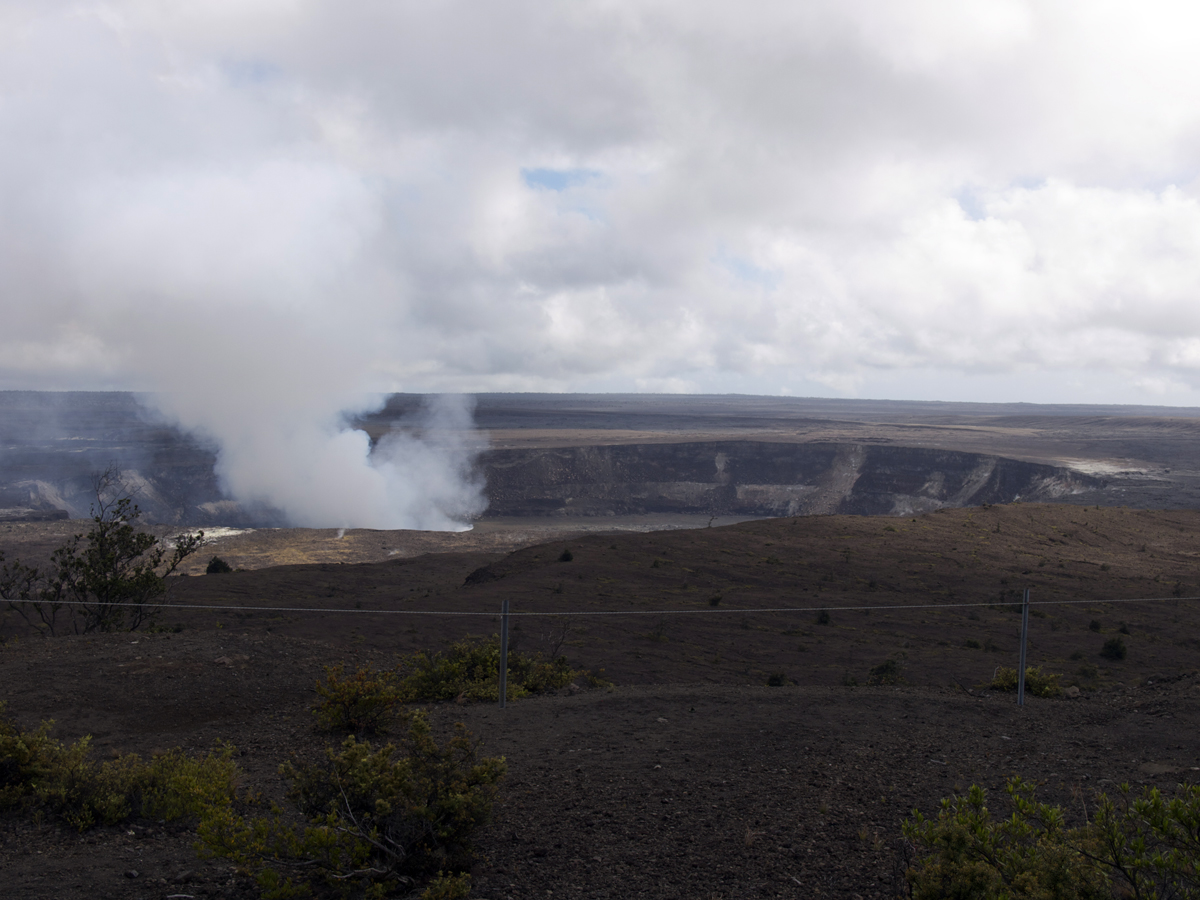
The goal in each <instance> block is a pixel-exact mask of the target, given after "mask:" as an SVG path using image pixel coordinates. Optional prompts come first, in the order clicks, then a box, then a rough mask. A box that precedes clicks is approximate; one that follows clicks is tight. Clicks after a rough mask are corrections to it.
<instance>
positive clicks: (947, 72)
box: [0, 0, 1200, 426]
mask: <svg viewBox="0 0 1200 900" xmlns="http://www.w3.org/2000/svg"><path fill="white" fill-rule="evenodd" d="M1197 47H1200V7H1197V6H1196V5H1195V4H1192V3H1183V2H1153V0H1142V2H1139V3H1137V4H1134V3H1128V2H1122V3H1116V2H1103V0H1089V2H1086V3H1083V2H1079V0H1066V2H1055V0H1036V2H1033V0H1031V2H1019V0H975V2H954V0H945V2H932V0H927V2H920V0H875V2H867V0H828V2H823V0H786V2H781V3H770V2H758V3H754V4H733V3H728V2H720V3H711V2H703V0H686V2H682V0H681V2H666V0H663V2H654V0H640V2H624V0H595V2H592V0H570V2H565V0H564V2H557V3H555V2H547V0H530V2H521V0H506V2H483V3H481V2H470V3H467V2H406V0H394V2H378V0H372V2H366V0H363V2H355V0H339V2H316V0H312V2H305V0H205V2H192V0H188V2H184V0H177V2H166V0H163V2H153V0H127V2H122V0H107V2H103V3H92V2H86V0H83V2H69V3H67V2H64V3H57V2H54V0H36V2H34V0H5V2H3V4H2V5H0V210H2V212H3V215H2V217H0V303H2V304H3V306H2V309H3V318H2V321H0V387H4V388H46V389H49V388H55V389H58V388H83V389H97V388H119V389H125V388H129V389H138V390H165V391H175V392H179V393H181V394H182V395H184V396H185V397H187V396H191V397H192V399H190V400H189V399H184V400H181V401H180V403H179V408H178V409H176V410H175V412H176V413H177V414H178V415H180V416H181V418H182V419H183V420H184V421H185V423H191V424H198V425H201V426H204V425H206V424H211V423H209V422H208V419H210V418H212V417H213V416H216V415H218V412H219V410H218V408H217V407H214V406H213V403H212V400H211V398H212V396H214V395H216V396H219V397H220V398H221V400H220V403H221V404H222V405H223V406H222V409H223V408H225V407H229V408H236V407H238V406H239V405H245V406H247V407H250V406H253V405H256V404H261V403H263V402H269V403H272V404H275V405H277V406H281V407H282V408H283V409H285V410H286V409H287V408H288V407H289V406H295V407H303V406H305V405H306V404H308V403H310V402H314V401H313V399H312V398H314V397H317V398H318V400H317V401H315V402H316V403H317V405H318V406H320V407H321V408H322V409H325V410H334V409H338V408H346V407H351V406H354V405H355V403H356V402H359V401H356V400H355V399H354V398H355V397H358V396H361V395H362V394H363V393H364V392H369V391H390V390H408V391H425V390H434V391H477V390H551V391H559V390H588V391H592V390H621V391H627V390H633V391H701V392H719V393H725V392H740V393H765V394H780V393H785V394H796V395H806V396H863V397H881V398H896V399H906V398H918V399H934V400H938V399H940V400H1026V401H1047V402H1051V401H1053V402H1063V401H1079V402H1104V403H1112V402H1117V403H1155V404H1186V405H1200V203H1198V190H1200V188H1198V183H1197V167H1198V165H1200V53H1198V52H1197ZM199 385H204V386H205V388H204V390H205V391H207V392H208V393H207V394H204V393H203V392H201V391H200V389H199V387H198V386H199Z"/></svg>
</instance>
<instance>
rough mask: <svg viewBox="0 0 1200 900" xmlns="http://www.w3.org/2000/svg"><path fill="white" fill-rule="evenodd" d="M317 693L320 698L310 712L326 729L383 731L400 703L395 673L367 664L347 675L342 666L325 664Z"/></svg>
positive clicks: (384, 731) (380, 732) (379, 732)
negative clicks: (371, 668)
mask: <svg viewBox="0 0 1200 900" xmlns="http://www.w3.org/2000/svg"><path fill="white" fill-rule="evenodd" d="M317 694H318V695H320V697H321V699H320V700H318V701H317V705H316V706H315V707H313V714H314V715H315V716H316V717H317V722H318V723H319V724H320V726H321V727H322V728H323V729H325V730H326V731H348V732H357V733H360V734H384V733H386V732H387V730H388V726H389V725H390V724H391V717H392V712H393V710H395V708H396V706H397V705H398V704H399V703H400V691H399V690H398V688H397V686H396V676H395V675H394V674H393V673H391V672H372V671H371V670H370V669H367V668H360V669H358V671H356V672H355V673H354V674H353V675H350V676H347V675H346V674H345V667H344V666H326V667H325V678H324V680H323V681H318V682H317Z"/></svg>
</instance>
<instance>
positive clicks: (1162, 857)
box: [903, 778, 1200, 900]
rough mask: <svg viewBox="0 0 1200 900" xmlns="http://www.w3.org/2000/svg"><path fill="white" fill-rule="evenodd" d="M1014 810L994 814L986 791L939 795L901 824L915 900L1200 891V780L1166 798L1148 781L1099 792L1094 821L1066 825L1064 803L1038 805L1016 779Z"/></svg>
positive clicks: (1048, 899) (1189, 894)
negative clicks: (936, 804)
mask: <svg viewBox="0 0 1200 900" xmlns="http://www.w3.org/2000/svg"><path fill="white" fill-rule="evenodd" d="M1006 793H1007V795H1008V806H1009V811H1008V814H1007V815H998V816H993V815H992V812H991V810H990V809H989V808H988V805H987V796H986V792H985V791H984V790H983V788H981V787H978V786H975V785H972V787H971V788H970V790H969V791H968V792H967V793H966V795H965V796H961V797H959V796H954V797H949V798H947V799H945V800H943V801H942V807H941V810H940V811H939V812H938V814H937V817H936V818H934V819H926V818H925V817H924V816H922V815H921V814H920V813H914V817H913V818H912V819H910V820H909V821H908V822H906V823H905V824H904V826H903V832H904V837H905V839H906V840H907V841H908V844H909V848H910V851H911V854H912V859H911V864H910V865H909V866H908V870H907V873H906V880H907V883H908V888H909V892H910V896H911V897H913V898H914V900H935V898H938V900H941V898H947V897H953V898H959V900H1001V898H1013V900H1016V898H1028V900H1097V898H1106V900H1110V898H1125V897H1129V898H1146V900H1149V898H1162V900H1165V898H1180V900H1183V898H1196V897H1200V827H1198V825H1200V786H1195V785H1181V786H1180V787H1179V788H1178V789H1177V793H1176V796H1175V797H1173V798H1171V799H1168V798H1167V797H1165V796H1164V795H1163V794H1162V793H1161V792H1160V791H1159V790H1158V789H1156V788H1149V789H1146V790H1144V791H1143V792H1142V793H1141V794H1140V795H1137V796H1135V795H1134V794H1133V793H1132V791H1131V790H1130V788H1129V786H1128V785H1122V786H1121V787H1120V789H1119V792H1118V794H1117V796H1116V797H1115V798H1109V797H1108V796H1106V795H1104V794H1099V795H1097V797H1096V800H1095V804H1094V809H1093V813H1092V815H1091V818H1090V821H1088V822H1086V823H1085V824H1084V825H1082V826H1080V827H1076V828H1069V827H1067V824H1066V813H1065V812H1064V810H1063V809H1062V808H1061V807H1058V806H1051V805H1049V804H1044V803H1039V802H1037V800H1036V798H1035V796H1034V794H1035V791H1034V786H1033V785H1031V784H1029V783H1027V782H1024V781H1022V780H1021V779H1019V778H1014V779H1013V780H1011V781H1009V783H1008V785H1007V787H1006Z"/></svg>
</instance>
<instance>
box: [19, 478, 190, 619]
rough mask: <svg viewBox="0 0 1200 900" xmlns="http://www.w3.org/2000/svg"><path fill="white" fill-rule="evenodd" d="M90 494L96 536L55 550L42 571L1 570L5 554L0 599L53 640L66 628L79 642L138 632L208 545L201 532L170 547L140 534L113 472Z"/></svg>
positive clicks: (134, 509) (75, 539)
mask: <svg viewBox="0 0 1200 900" xmlns="http://www.w3.org/2000/svg"><path fill="white" fill-rule="evenodd" d="M93 487H94V490H95V495H96V502H95V503H94V504H92V509H91V514H92V528H91V530H90V531H89V532H88V533H87V534H86V535H83V534H77V535H74V536H73V537H72V538H71V539H70V540H69V541H68V542H67V543H65V544H63V545H62V546H61V547H59V548H58V549H57V550H55V551H54V552H53V553H52V554H51V555H50V562H49V564H48V565H47V566H45V568H40V569H39V568H38V567H37V566H27V565H24V564H23V563H21V562H20V561H19V560H17V561H14V562H12V563H4V556H3V554H0V564H2V566H0V599H4V600H8V601H9V606H10V607H11V608H12V609H14V610H16V611H17V612H18V613H19V614H20V615H21V617H22V618H24V619H25V621H26V622H28V623H29V624H30V625H32V626H33V627H35V628H38V629H39V630H45V631H48V632H49V633H50V634H56V633H57V632H58V629H59V628H63V627H67V628H69V629H70V630H72V631H74V632H75V633H76V634H89V633H91V632H94V631H121V630H123V629H128V630H130V631H135V630H137V629H138V628H140V627H141V626H142V625H144V624H146V623H147V622H150V621H152V620H153V619H154V617H155V616H156V615H157V614H158V612H159V601H161V599H162V598H163V596H164V595H166V593H167V590H168V587H169V582H168V581H167V578H168V577H169V576H170V575H172V574H174V572H175V570H176V569H178V568H179V565H180V563H182V562H183V561H184V560H185V559H187V558H188V557H189V556H191V555H192V554H193V553H195V552H196V551H197V550H199V549H200V546H201V544H203V542H204V532H202V531H198V532H196V533H195V534H180V535H177V536H176V537H175V538H174V539H173V540H172V541H171V542H170V543H171V544H173V547H172V546H169V545H168V543H167V542H165V541H162V540H160V539H159V538H157V537H155V536H154V535H152V534H150V533H148V532H145V531H140V530H139V529H138V519H140V518H141V515H142V513H141V510H139V509H138V508H137V506H136V505H135V504H134V502H133V500H132V499H130V497H129V496H128V495H126V494H125V493H124V492H123V491H122V485H121V480H120V473H119V472H118V471H117V470H116V469H114V468H109V469H108V470H107V471H105V472H103V473H102V474H100V475H98V476H96V479H95V481H94V484H93ZM168 550H169V551H170V552H169V554H168ZM60 613H64V618H65V619H66V622H65V623H64V622H63V621H61V620H60Z"/></svg>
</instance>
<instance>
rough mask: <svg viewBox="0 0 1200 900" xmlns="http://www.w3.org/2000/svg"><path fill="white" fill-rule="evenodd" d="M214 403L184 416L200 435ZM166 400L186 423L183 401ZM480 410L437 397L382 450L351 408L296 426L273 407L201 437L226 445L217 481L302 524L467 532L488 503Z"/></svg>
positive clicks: (209, 427)
mask: <svg viewBox="0 0 1200 900" xmlns="http://www.w3.org/2000/svg"><path fill="white" fill-rule="evenodd" d="M205 397H206V395H203V394H201V395H199V397H197V398H195V399H198V400H200V401H201V404H202V405H201V406H200V407H199V408H198V409H197V410H194V411H193V412H192V414H191V415H185V416H179V420H180V422H181V424H183V425H184V426H188V425H191V426H192V427H193V429H195V428H196V425H197V420H198V419H199V418H200V415H198V413H203V412H207V411H209V405H208V404H206V403H203V401H204V399H205ZM156 400H157V403H158V405H159V406H160V407H162V408H163V409H164V410H165V411H166V410H172V409H173V408H174V411H175V412H176V415H177V416H178V413H179V407H180V406H181V405H182V404H181V403H180V398H179V397H171V396H166V395H159V396H158V397H157V398H156ZM379 405H380V404H375V406H374V407H373V408H378V406H379ZM473 407H474V402H473V400H472V399H471V398H468V397H464V396H460V395H435V396H432V397H428V398H426V399H425V401H424V402H423V405H422V407H421V408H420V409H419V410H418V411H417V412H416V413H415V414H413V415H411V416H410V417H408V418H407V419H406V420H405V421H402V422H401V423H400V427H399V428H398V429H397V430H395V431H392V432H390V433H388V434H386V435H384V436H383V437H382V438H381V439H380V440H379V441H378V442H377V443H376V444H375V445H374V446H371V442H370V438H369V437H368V436H367V434H366V433H365V432H363V431H361V430H359V429H356V428H354V427H352V426H351V425H350V424H349V423H348V422H347V420H346V418H345V417H344V416H343V415H342V414H341V411H338V413H337V414H336V415H327V416H325V417H320V418H318V417H314V416H312V415H311V414H310V415H307V416H304V417H299V418H297V419H294V420H291V421H287V420H284V419H283V418H282V417H280V416H279V415H278V414H277V413H273V411H272V410H270V409H264V410H262V414H261V415H259V416H255V417H253V418H251V419H249V420H246V419H241V418H238V417H234V416H229V415H227V414H215V415H212V416H210V417H208V419H207V421H205V422H204V424H203V427H201V428H200V429H199V431H200V432H201V434H202V435H204V436H206V437H208V438H210V439H213V440H215V441H216V443H217V445H218V446H219V447H220V450H219V452H218V458H217V475H218V477H219V478H220V480H221V484H222V487H223V488H224V489H225V490H226V492H227V493H229V494H230V495H231V496H233V497H235V498H236V499H237V500H238V501H239V502H240V503H242V504H244V505H246V506H249V507H252V508H264V507H265V508H266V509H268V510H272V511H275V512H276V513H277V514H278V515H281V516H282V517H283V519H284V520H285V521H287V522H288V523H290V524H292V525H298V526H303V527H313V528H329V527H338V526H340V527H342V528H380V529H393V528H406V529H417V530H423V531H462V530H465V529H468V528H470V525H469V524H468V523H469V520H470V519H471V518H472V517H474V516H477V515H478V514H479V513H481V512H483V510H484V508H485V507H486V506H487V501H486V499H485V498H484V494H483V487H484V483H483V479H482V478H481V476H480V475H479V474H478V473H477V472H476V471H475V468H474V463H475V459H476V457H477V455H478V453H479V451H480V450H481V449H483V446H484V441H483V439H482V437H481V436H480V435H479V434H478V433H477V432H476V431H475V429H474V425H473V422H472V412H473ZM359 411H360V412H366V411H369V409H363V410H359Z"/></svg>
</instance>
